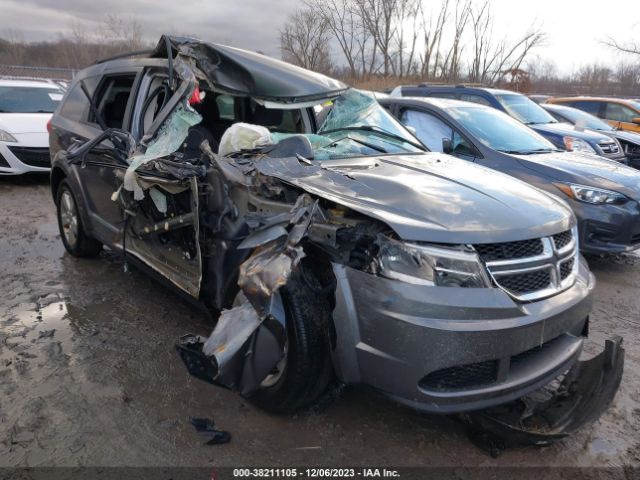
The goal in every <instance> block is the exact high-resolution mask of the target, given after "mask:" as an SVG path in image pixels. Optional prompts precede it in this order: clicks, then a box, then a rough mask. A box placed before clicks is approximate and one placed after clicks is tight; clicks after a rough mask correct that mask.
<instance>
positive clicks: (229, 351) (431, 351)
mask: <svg viewBox="0 0 640 480" xmlns="http://www.w3.org/2000/svg"><path fill="white" fill-rule="evenodd" d="M421 91H422V90H421ZM434 92H435V91H434ZM398 93H402V96H399V95H398ZM435 93H438V92H435ZM439 93H441V94H442V95H444V94H445V93H446V94H447V95H449V94H451V95H454V96H455V99H454V100H443V99H425V98H414V97H413V96H415V95H418V93H416V91H413V90H408V89H406V88H405V87H402V88H400V89H399V91H396V95H395V96H391V97H389V98H386V99H382V98H381V99H380V100H379V101H377V100H376V98H374V97H373V96H371V95H369V94H367V93H365V92H361V91H358V90H355V89H352V88H349V86H348V85H345V84H344V83H342V82H340V81H338V80H334V79H331V78H329V77H326V76H324V75H320V74H317V73H314V72H310V71H307V70H304V69H301V68H298V67H294V66H292V65H289V64H287V63H284V62H281V61H277V60H274V59H271V58H269V57H266V56H263V55H259V54H256V53H252V52H248V51H244V50H240V49H235V48H230V47H226V46H222V45H216V44H210V43H204V42H201V41H199V40H194V39H189V38H183V37H180V38H178V37H163V38H161V40H160V42H159V43H158V46H157V47H156V48H155V49H154V50H153V51H150V52H148V53H146V54H145V53H143V54H140V53H137V54H135V55H132V56H130V57H127V56H124V57H119V58H115V59H111V60H106V61H102V62H99V63H97V64H96V65H93V66H91V67H89V68H87V69H85V70H82V71H81V72H79V73H78V74H77V76H76V78H75V79H74V80H73V82H72V83H71V85H69V88H68V90H67V92H66V93H65V96H64V99H63V100H62V102H61V103H60V105H59V106H58V108H57V109H56V112H55V114H54V115H53V118H52V120H51V123H50V137H49V144H50V149H51V158H52V163H51V167H52V168H51V190H52V196H53V199H54V202H55V206H56V209H57V215H58V223H59V227H60V234H61V239H62V242H63V244H64V246H65V248H66V250H67V251H68V252H69V253H70V254H71V255H74V256H78V257H82V256H89V255H96V254H98V253H99V252H100V251H101V249H102V248H103V246H106V247H108V248H109V249H112V250H116V251H119V252H121V253H122V254H123V256H124V258H126V259H127V261H128V262H131V263H133V264H135V265H137V266H139V267H140V268H141V269H143V270H144V271H147V272H149V273H150V274H151V275H153V276H154V277H155V278H157V279H159V280H160V281H162V282H163V283H165V284H167V285H168V286H170V287H171V288H173V289H174V290H175V291H177V292H178V293H180V294H182V295H183V296H184V297H185V298H187V299H189V300H191V301H193V302H194V303H195V304H196V305H199V306H202V307H203V308H204V309H205V310H206V311H207V312H209V314H210V315H211V316H212V317H213V319H214V320H215V321H216V323H215V326H214V328H213V331H212V332H211V334H210V335H209V336H208V337H201V336H197V335H191V334H188V335H185V336H184V337H182V338H181V339H179V341H178V343H177V345H176V348H177V351H178V353H179V355H180V357H181V359H182V360H183V361H184V363H185V366H186V367H187V369H188V371H189V372H190V373H191V374H192V375H194V376H196V377H197V378H200V379H202V380H206V381H208V382H210V383H213V384H216V385H219V386H223V387H225V388H229V389H233V390H235V391H237V392H239V393H240V394H241V395H243V396H245V397H247V398H249V399H250V400H251V401H252V402H254V403H255V404H256V405H258V406H260V407H261V408H263V409H265V410H268V411H272V412H279V413H289V412H293V411H296V410H300V409H302V408H307V407H309V406H310V405H312V404H314V403H316V402H318V401H321V399H323V398H326V397H327V396H330V392H331V391H332V389H334V386H335V385H336V384H366V385H369V386H371V387H373V388H375V389H376V390H378V391H380V392H382V393H384V394H386V395H387V396H389V397H391V398H393V399H395V400H396V401H398V402H401V403H404V404H407V405H410V406H412V407H414V408H416V409H419V410H423V411H428V412H435V413H461V412H472V413H467V414H465V416H464V417H463V418H464V420H465V421H466V422H467V423H468V424H469V425H470V426H471V427H472V428H474V429H476V430H478V429H479V430H482V431H483V432H484V438H489V439H491V438H493V437H496V438H498V443H500V444H503V445H505V444H506V445H508V444H509V443H527V444H536V445H542V444H547V443H549V442H551V441H552V440H553V439H556V438H560V437H562V436H563V435H566V434H568V433H570V432H572V431H573V430H575V429H576V428H578V427H579V426H580V425H582V424H583V423H585V422H586V421H590V420H592V419H594V418H597V417H598V416H599V415H600V414H601V413H602V412H603V411H604V409H606V407H607V405H608V404H609V403H610V401H611V400H612V398H613V396H614V395H615V392H616V390H617V388H618V386H619V383H620V380H621V375H622V369H623V364H624V350H623V349H622V347H621V340H620V339H612V340H611V341H607V343H606V346H605V349H604V350H603V352H602V353H600V354H599V355H596V356H594V357H593V358H591V359H590V360H585V361H581V360H580V359H579V357H580V353H581V350H582V346H583V343H584V339H585V338H586V336H587V335H588V332H589V313H590V310H591V305H592V299H593V291H594V286H595V279H594V277H593V275H592V274H591V273H590V271H589V267H588V264H587V262H586V261H585V259H584V258H583V257H582V256H581V254H580V251H584V252H602V251H626V250H629V249H631V248H635V245H636V243H638V244H640V222H639V221H638V220H639V219H638V216H639V215H640V210H639V203H638V202H639V201H640V193H639V191H638V189H639V188H640V182H639V181H638V180H640V172H637V171H635V170H633V169H631V168H629V167H627V166H625V165H623V164H621V163H620V161H619V160H620V158H619V155H620V153H621V152H620V151H619V150H616V149H615V148H614V147H619V145H618V144H617V142H616V141H614V140H611V139H610V137H606V136H603V135H602V134H600V133H596V134H594V135H595V136H593V137H589V136H587V135H586V133H584V132H579V131H577V130H575V129H572V128H570V127H561V126H559V125H558V124H557V122H556V121H555V120H554V119H553V117H551V116H550V114H549V113H548V112H547V111H546V110H544V109H542V108H541V107H539V106H538V105H536V104H535V103H533V102H531V101H529V102H526V101H524V100H522V98H520V97H519V96H517V94H512V92H506V91H493V90H486V89H485V90H481V91H476V89H474V90H471V89H466V88H465V89H462V88H456V87H453V89H452V90H451V91H447V92H445V91H444V90H442V91H439ZM405 94H409V95H411V96H412V97H408V98H403V96H404V95H405ZM472 95H477V96H478V98H482V100H479V101H478V102H476V104H473V103H468V102H466V101H468V100H469V96H472ZM514 95H516V96H515V97H513V96H514ZM512 97H513V98H512ZM525 99H526V97H525ZM527 100H528V99H527ZM477 103H485V105H486V106H483V105H478V104H477ZM534 107H535V108H534ZM499 110H502V111H499ZM505 112H506V113H505ZM510 115H511V116H510ZM512 117H515V119H514V118H512ZM516 119H517V120H516ZM549 119H551V120H549ZM525 123H526V124H528V126H527V125H525ZM530 127H532V128H533V127H535V128H536V129H537V131H534V130H532V129H531V128H530ZM590 135H591V134H590ZM587 147H588V148H589V149H591V150H590V151H589V153H588V154H585V153H584V151H585V150H588V148H587ZM596 148H599V149H600V150H596ZM568 149H570V150H572V152H567V151H565V150H568ZM594 152H596V153H601V154H602V155H608V156H609V157H610V158H609V159H607V158H602V157H598V156H596V155H594ZM540 389H544V391H545V394H544V395H539V392H540ZM541 419H544V420H545V422H546V423H545V424H543V423H541ZM494 443H495V442H494Z"/></svg>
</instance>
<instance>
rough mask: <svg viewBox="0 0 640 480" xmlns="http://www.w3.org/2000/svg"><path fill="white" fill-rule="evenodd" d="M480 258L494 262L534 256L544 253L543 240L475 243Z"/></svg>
mask: <svg viewBox="0 0 640 480" xmlns="http://www.w3.org/2000/svg"><path fill="white" fill-rule="evenodd" d="M475 249H476V251H477V252H478V255H480V260H483V261H485V262H492V261H494V260H506V259H512V258H524V257H533V256H534V255H540V254H541V253H542V242H541V241H540V239H539V238H535V239H533V240H522V241H518V242H505V243H485V244H481V245H475Z"/></svg>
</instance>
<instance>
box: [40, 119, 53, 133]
mask: <svg viewBox="0 0 640 480" xmlns="http://www.w3.org/2000/svg"><path fill="white" fill-rule="evenodd" d="M40 125H42V124H40ZM47 132H49V133H51V119H49V121H48V122H47Z"/></svg>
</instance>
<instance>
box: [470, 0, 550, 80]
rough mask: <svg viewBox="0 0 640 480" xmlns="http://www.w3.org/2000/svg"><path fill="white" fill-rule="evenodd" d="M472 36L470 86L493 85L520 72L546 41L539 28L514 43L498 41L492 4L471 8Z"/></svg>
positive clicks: (485, 3)
mask: <svg viewBox="0 0 640 480" xmlns="http://www.w3.org/2000/svg"><path fill="white" fill-rule="evenodd" d="M469 15H470V19H471V20H470V21H471V26H472V28H471V31H472V35H473V42H472V44H473V47H472V48H473V55H472V57H471V62H470V66H469V73H468V78H469V81H470V82H477V83H485V84H489V85H491V84H493V83H496V82H497V81H500V80H502V79H503V77H505V76H506V75H511V76H513V74H514V72H519V71H521V66H522V63H523V62H524V60H525V59H526V58H527V56H528V55H530V53H531V51H532V50H533V49H535V48H536V47H539V46H540V45H541V44H542V43H543V42H544V40H545V38H546V37H545V34H544V33H543V32H542V31H541V29H540V28H538V27H535V26H534V27H532V28H531V29H530V30H529V31H527V32H525V33H524V34H523V35H522V36H521V37H519V38H516V39H515V41H512V42H509V41H508V40H507V39H506V38H503V39H501V40H498V41H496V40H495V39H494V37H493V22H494V20H493V15H492V12H491V0H485V1H484V3H482V4H480V5H479V6H476V7H475V8H473V7H472V8H471V9H470V11H469Z"/></svg>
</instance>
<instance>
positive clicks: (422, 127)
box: [401, 110, 453, 152]
mask: <svg viewBox="0 0 640 480" xmlns="http://www.w3.org/2000/svg"><path fill="white" fill-rule="evenodd" d="M401 122H402V123H403V124H404V125H406V126H408V127H413V128H414V129H415V131H416V137H418V139H420V141H421V142H422V143H424V144H425V145H426V146H427V148H428V149H429V150H431V151H433V152H442V139H443V138H448V139H450V140H451V138H452V137H453V129H452V128H451V127H450V126H449V125H447V124H446V123H444V122H443V121H442V120H440V119H439V118H436V117H434V116H433V115H430V114H428V113H425V112H419V111H417V110H405V111H404V112H402V117H401Z"/></svg>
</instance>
